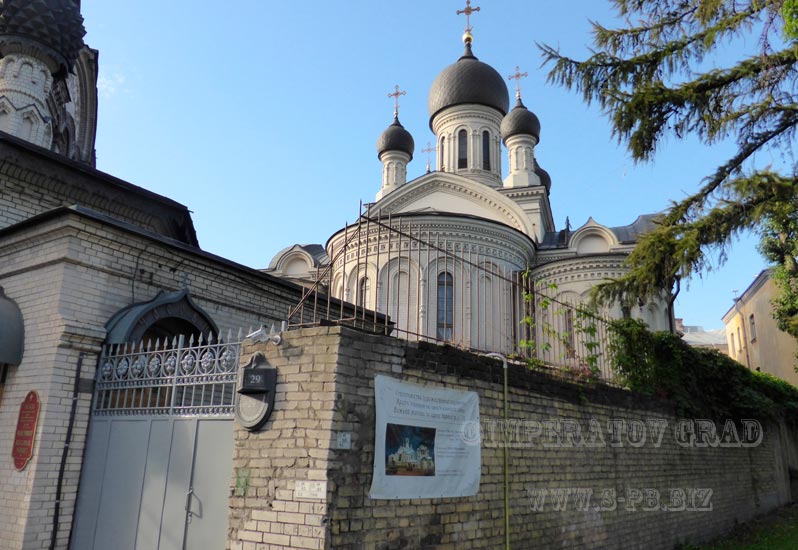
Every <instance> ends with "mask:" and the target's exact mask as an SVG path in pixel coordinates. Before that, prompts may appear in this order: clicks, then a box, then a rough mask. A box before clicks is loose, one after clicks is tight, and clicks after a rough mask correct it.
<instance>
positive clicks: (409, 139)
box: [377, 117, 416, 160]
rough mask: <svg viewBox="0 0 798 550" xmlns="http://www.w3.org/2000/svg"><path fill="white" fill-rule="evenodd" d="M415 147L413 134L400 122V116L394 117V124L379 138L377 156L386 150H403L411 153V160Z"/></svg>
mask: <svg viewBox="0 0 798 550" xmlns="http://www.w3.org/2000/svg"><path fill="white" fill-rule="evenodd" d="M415 147H416V144H415V142H414V141H413V136H411V135H410V132H408V131H407V130H405V127H404V126H402V124H401V123H400V122H399V117H394V119H393V124H391V125H390V126H388V128H386V129H385V131H384V132H383V133H382V135H381V136H380V139H378V140H377V157H378V158H379V157H380V156H382V154H383V153H384V152H385V151H402V152H405V153H407V154H408V155H410V160H413V149H415Z"/></svg>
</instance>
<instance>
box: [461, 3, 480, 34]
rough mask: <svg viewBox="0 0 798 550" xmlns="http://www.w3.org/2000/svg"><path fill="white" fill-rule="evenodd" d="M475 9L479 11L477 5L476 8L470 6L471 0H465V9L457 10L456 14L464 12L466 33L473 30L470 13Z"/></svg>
mask: <svg viewBox="0 0 798 550" xmlns="http://www.w3.org/2000/svg"><path fill="white" fill-rule="evenodd" d="M475 11H479V8H478V7H477V8H472V7H471V0H466V7H465V9H462V10H457V15H463V14H465V16H466V28H465V32H466V33H470V32H471V31H472V30H473V29H472V28H471V14H472V13H474V12H475Z"/></svg>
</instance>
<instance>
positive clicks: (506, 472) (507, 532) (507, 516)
mask: <svg viewBox="0 0 798 550" xmlns="http://www.w3.org/2000/svg"><path fill="white" fill-rule="evenodd" d="M485 357H493V358H494V359H501V361H502V369H503V370H504V548H505V549H506V550H510V459H509V456H508V453H509V446H510V437H509V435H510V434H509V428H508V419H507V416H508V414H507V408H508V405H507V402H508V395H507V394H508V391H507V358H506V357H505V356H504V355H502V354H501V353H486V354H485Z"/></svg>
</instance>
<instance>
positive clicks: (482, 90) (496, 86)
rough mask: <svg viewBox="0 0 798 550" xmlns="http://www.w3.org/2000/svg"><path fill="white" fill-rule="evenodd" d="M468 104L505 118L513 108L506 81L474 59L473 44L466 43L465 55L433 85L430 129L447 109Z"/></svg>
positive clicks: (431, 90) (444, 71)
mask: <svg viewBox="0 0 798 550" xmlns="http://www.w3.org/2000/svg"><path fill="white" fill-rule="evenodd" d="M467 103H475V104H477V105H484V106H486V107H493V108H494V109H496V110H497V111H499V112H500V113H501V114H502V115H505V114H507V111H508V110H509V107H510V100H509V96H508V94H507V85H506V84H505V83H504V79H503V78H502V77H501V75H500V74H499V73H498V72H496V69H494V68H493V67H491V66H490V65H488V64H487V63H483V62H481V61H480V60H479V59H477V58H476V57H474V54H473V53H471V44H470V43H466V49H465V53H464V54H463V56H462V57H461V58H460V59H458V60H457V61H456V62H455V63H454V64H453V65H449V66H448V67H446V68H445V69H443V71H441V73H440V74H439V75H438V77H437V78H436V79H435V82H433V83H432V88H431V89H430V92H429V116H430V127H431V126H432V119H433V118H435V115H437V114H438V113H439V112H441V111H442V110H443V109H445V108H447V107H451V106H453V105H464V104H467Z"/></svg>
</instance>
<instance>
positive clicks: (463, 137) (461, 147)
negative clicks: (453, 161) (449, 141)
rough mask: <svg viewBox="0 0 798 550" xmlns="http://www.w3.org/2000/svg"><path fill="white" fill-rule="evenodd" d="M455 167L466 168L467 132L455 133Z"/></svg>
mask: <svg viewBox="0 0 798 550" xmlns="http://www.w3.org/2000/svg"><path fill="white" fill-rule="evenodd" d="M457 167H458V168H468V132H466V131H465V130H460V131H459V132H458V133H457Z"/></svg>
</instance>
